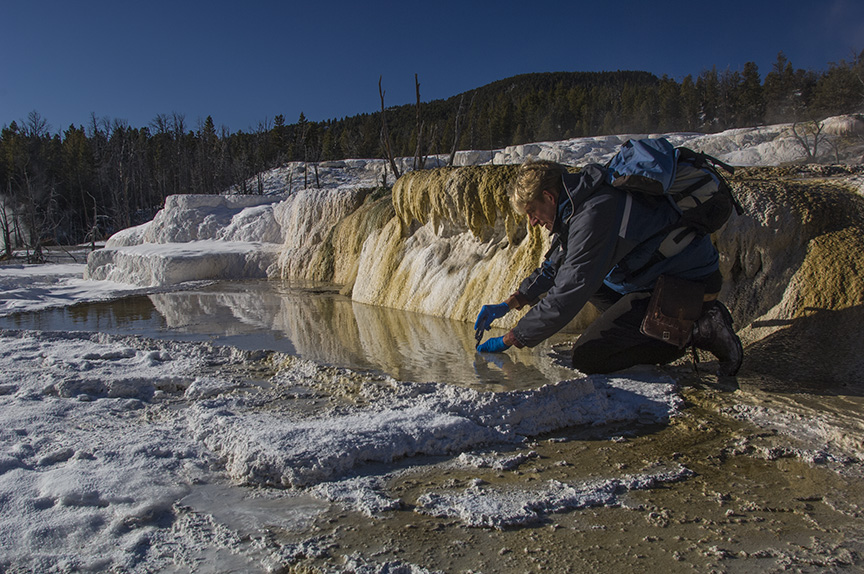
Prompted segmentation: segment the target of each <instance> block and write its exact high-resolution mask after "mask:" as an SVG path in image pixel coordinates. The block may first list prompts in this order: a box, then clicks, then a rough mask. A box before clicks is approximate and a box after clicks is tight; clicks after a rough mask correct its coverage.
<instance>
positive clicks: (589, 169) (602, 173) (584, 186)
mask: <svg viewBox="0 0 864 574" xmlns="http://www.w3.org/2000/svg"><path fill="white" fill-rule="evenodd" d="M605 178H606V170H604V169H603V167H601V166H600V165H599V164H588V165H586V166H585V167H583V168H582V171H580V172H579V173H565V174H564V176H563V177H562V183H563V184H564V185H563V190H562V192H561V193H560V194H558V212H557V215H556V216H555V223H554V225H553V226H552V233H558V232H560V231H561V226H562V225H564V224H566V223H569V222H570V218H571V217H573V214H574V213H575V211H576V209H577V208H578V207H579V206H580V205H581V204H582V203H583V202H584V201H585V200H586V199H588V198H589V197H591V195H593V194H594V192H595V191H596V190H597V188H598V187H600V186H601V185H603V182H604V181H605Z"/></svg>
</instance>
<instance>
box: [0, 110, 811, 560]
mask: <svg viewBox="0 0 864 574" xmlns="http://www.w3.org/2000/svg"><path fill="white" fill-rule="evenodd" d="M786 130H787V128H786V127H784V126H779V127H776V126H775V127H769V128H758V129H751V130H733V131H730V132H725V133H723V134H719V135H716V136H701V135H699V134H672V138H673V142H674V143H676V144H686V145H689V146H692V147H697V146H698V147H699V148H700V149H703V150H705V151H708V152H709V153H715V154H717V155H718V156H719V157H720V158H721V159H725V160H727V161H730V162H731V163H735V164H738V165H755V164H764V163H779V162H785V161H791V160H794V159H797V158H798V157H800V155H801V152H800V150H796V149H795V146H794V145H793V144H792V143H790V141H791V140H789V138H788V137H787V136H786V135H784V134H786ZM627 137H628V136H611V137H603V138H581V139H579V140H571V141H569V142H557V143H542V142H541V143H537V144H531V145H525V146H514V147H511V148H506V149H504V150H498V151H495V152H461V153H460V154H457V164H459V165H465V164H473V163H478V162H480V163H482V162H490V161H491V162H494V163H504V162H513V161H522V160H524V159H525V158H526V157H528V156H533V157H544V158H549V159H555V160H556V161H562V162H566V163H584V162H588V161H605V159H607V158H608V156H609V155H610V154H611V153H613V152H614V150H615V148H616V147H617V146H618V145H620V143H622V142H623V141H624V140H625V139H626V138H627ZM435 161H439V162H440V161H441V158H436V160H435ZM319 169H320V173H319V176H320V177H321V178H322V180H323V181H324V182H325V187H326V188H327V189H329V190H331V191H330V192H326V191H321V192H314V193H320V194H322V195H323V194H326V193H338V190H339V189H347V188H342V187H340V186H348V185H350V186H352V189H356V188H357V187H358V186H363V185H369V186H374V185H377V184H378V183H379V182H380V181H381V179H382V178H383V177H384V174H385V173H386V171H385V170H386V166H384V165H383V162H378V161H372V160H368V161H366V160H352V161H345V162H329V163H322V164H320V166H319ZM301 173H302V172H301V170H300V166H298V165H292V166H289V167H287V168H285V169H282V170H273V171H271V172H268V173H267V174H265V177H264V186H265V195H264V196H257V197H255V196H253V197H248V196H244V197H240V196H217V197H211V198H201V197H195V196H189V197H177V198H172V199H170V201H171V202H173V203H172V206H173V207H174V208H175V209H171V210H165V211H163V212H162V214H161V215H159V216H157V218H156V219H155V220H154V221H153V222H151V223H150V224H145V225H144V226H139V227H137V228H133V229H129V230H125V231H123V232H121V233H119V234H117V235H115V236H114V237H113V238H112V240H111V241H110V242H109V244H108V246H107V247H106V249H104V250H100V251H96V252H94V253H93V254H92V255H91V264H90V265H89V267H85V265H84V264H68V265H60V264H52V265H41V266H24V265H7V266H3V267H0V291H2V296H0V315H9V314H11V313H15V312H19V311H35V310H40V309H45V308H49V307H56V306H69V305H74V304H77V303H82V302H88V301H99V300H106V299H113V298H117V297H121V296H124V295H129V294H137V293H145V292H154V291H158V290H159V289H165V288H171V287H180V286H182V285H184V284H188V282H189V281H199V280H206V279H214V278H220V279H224V278H226V277H234V278H242V277H266V276H270V275H272V274H273V265H274V264H275V263H276V262H277V259H278V257H279V253H280V250H281V249H282V247H283V244H284V243H285V242H286V241H287V239H288V238H289V237H290V234H291V230H290V229H288V228H289V227H290V221H291V218H292V217H293V213H294V212H293V211H292V208H290V204H287V203H286V204H284V205H282V204H280V202H283V200H284V197H282V196H280V195H273V194H276V193H282V192H284V191H286V190H288V189H291V188H293V190H294V191H296V190H297V189H298V182H297V178H298V176H300V177H302V176H301V175H300V174H301ZM308 175H310V176H311V173H310V174H308ZM332 190H337V191H335V192H334V191H332ZM283 203H284V202H283ZM295 209H296V208H295ZM322 217H323V216H322ZM309 232H310V233H313V234H314V232H315V230H314V229H312V230H309ZM295 240H296V248H297V249H302V248H305V243H304V242H303V241H302V240H301V239H298V238H296V237H295ZM85 269H88V270H89V271H88V273H87V274H86V275H87V278H84V276H85ZM256 358H257V356H256V355H255V354H253V353H246V352H242V351H239V350H237V349H231V348H219V347H214V346H211V345H208V344H206V343H180V342H171V341H158V342H157V341H153V340H148V339H144V338H138V337H131V338H129V337H119V336H109V335H105V334H98V333H97V334H84V333H41V332H14V331H6V332H0V371H2V372H3V378H2V381H0V509H2V512H0V570H4V571H13V572H15V571H40V572H62V571H75V570H83V571H106V570H115V571H124V572H152V571H159V570H160V569H165V568H167V567H169V566H172V567H177V566H178V565H179V566H184V565H185V566H188V567H189V568H193V567H194V566H195V565H196V564H198V563H199V562H200V560H202V557H203V558H206V557H207V556H212V555H213V553H218V552H226V553H230V556H231V560H230V561H226V562H224V563H223V565H224V567H225V568H226V570H225V571H228V570H229V569H230V567H236V569H237V571H240V570H243V571H266V570H268V569H271V568H274V567H276V566H274V565H277V566H278V565H280V564H284V563H286V562H287V561H288V560H290V559H291V557H292V556H298V555H306V556H312V555H316V552H317V553H322V552H323V550H322V548H325V547H326V546H327V541H326V540H322V539H321V538H316V537H314V536H313V537H308V533H306V535H307V538H306V539H305V540H303V541H302V542H300V543H299V544H297V545H280V544H278V543H277V542H275V541H274V540H273V539H272V538H270V537H267V536H265V535H264V534H262V533H263V532H265V531H266V530H267V528H268V527H269V525H271V524H273V523H274V522H275V523H278V524H281V525H282V527H283V528H286V529H288V530H292V529H295V530H296V532H298V533H301V536H302V533H303V532H304V530H303V529H304V528H305V525H306V524H308V522H309V521H310V520H311V519H312V518H314V516H316V515H317V514H318V513H320V512H323V510H324V509H325V508H327V505H328V504H331V503H332V504H339V505H342V506H345V507H346V508H349V509H353V510H356V511H359V512H363V513H366V514H369V515H380V514H382V513H386V512H388V511H390V510H392V509H394V508H399V506H400V502H399V501H398V500H395V499H391V498H389V497H388V496H387V495H386V493H385V491H384V489H383V488H382V485H383V483H384V481H385V479H386V478H387V477H388V476H389V475H388V473H391V472H395V470H394V468H395V465H396V464H397V463H398V464H400V465H403V466H404V465H405V464H407V465H409V466H410V465H411V464H412V461H416V464H422V465H425V464H429V461H430V460H433V459H434V460H441V459H443V460H450V461H451V463H453V464H460V465H463V466H469V467H470V466H473V467H481V466H484V465H485V466H489V467H493V468H499V467H500V468H507V465H509V464H519V462H521V461H522V460H524V459H521V458H518V456H517V458H516V459H511V458H508V457H507V456H503V457H497V458H496V457H489V456H488V454H482V453H483V452H485V451H484V450H483V449H484V448H486V447H488V446H490V445H492V446H494V445H498V446H499V447H502V448H506V447H508V446H509V447H513V446H516V445H520V444H522V443H523V442H524V441H526V439H528V438H530V437H535V436H537V435H540V434H542V433H547V432H550V431H554V430H556V429H561V428H566V427H572V426H580V425H587V426H591V425H603V424H607V423H612V422H623V423H626V424H629V425H637V424H653V423H663V422H667V421H668V420H669V418H670V417H673V416H675V415H676V414H677V413H678V412H679V411H680V409H681V408H682V404H681V399H680V396H679V394H678V389H677V386H676V384H675V382H674V381H673V380H671V379H669V378H668V377H665V376H661V375H658V374H657V373H655V372H654V371H652V370H645V371H635V372H632V373H629V374H626V375H621V376H616V377H600V376H594V377H589V378H575V379H572V380H566V381H560V382H558V383H555V384H551V385H546V386H544V387H541V388H538V389H533V390H527V391H505V392H488V391H486V392H484V391H479V390H474V389H466V388H460V387H455V386H453V385H448V384H446V382H437V383H413V382H405V381H397V380H395V379H392V378H389V377H377V378H376V377H372V376H370V375H367V374H362V373H356V372H352V371H349V370H345V369H334V368H332V367H325V366H322V365H318V364H316V363H312V362H309V361H302V360H297V359H292V358H290V357H281V358H280V357H277V358H276V359H274V360H272V361H271V363H270V364H271V365H277V367H275V368H274V370H275V375H274V376H273V377H271V378H270V379H269V380H268V381H267V384H264V385H261V384H258V383H255V382H253V381H252V380H251V379H252V377H250V376H248V375H243V374H242V373H243V372H244V371H243V368H244V367H245V366H246V365H247V364H249V363H253V362H254V361H255V360H256ZM277 359H278V360H277ZM238 373H240V374H238ZM348 389H352V390H351V391H350V392H349V390H348ZM346 393H347V394H350V395H352V396H353V397H354V398H355V399H358V400H356V401H352V400H343V399H341V398H340V397H342V396H343V395H345V394H346ZM349 398H350V397H349ZM745 414H746V416H748V417H749V418H751V419H752V418H755V417H757V416H762V413H761V412H760V413H756V412H748V413H745ZM742 416H744V415H742ZM803 426H805V427H806V425H803ZM796 428H800V425H796ZM514 460H516V461H517V462H515V463H514V462H513V461H514ZM406 461H407V462H406ZM496 465H498V466H496ZM382 468H383V470H381V469H382ZM690 475H691V473H690V471H689V470H687V469H686V468H683V467H678V468H671V469H657V470H656V471H654V472H646V473H643V474H639V475H625V476H621V477H618V478H608V479H605V480H600V481H595V482H591V483H585V484H563V483H560V482H549V483H547V484H545V485H543V486H541V487H535V488H533V489H530V490H524V489H523V490H512V491H511V490H506V489H503V488H498V487H495V488H492V487H488V488H487V487H484V485H480V484H476V485H472V486H471V487H469V488H468V489H467V490H465V491H462V492H452V493H447V494H441V493H440V492H438V493H436V494H431V493H430V494H427V495H424V496H421V498H420V508H419V509H418V511H420V512H424V513H428V514H432V515H435V516H445V517H454V518H457V519H459V520H461V521H462V522H464V523H465V524H466V525H468V526H487V527H488V526H491V527H496V528H503V527H506V526H509V525H515V524H526V523H531V522H535V521H537V520H540V519H541V518H542V516H543V515H545V514H548V513H552V512H561V511H564V510H567V509H575V508H584V507H587V506H592V505H608V504H617V503H618V496H619V495H621V494H622V493H624V492H627V491H628V490H633V489H642V488H651V487H652V486H654V485H656V484H660V483H663V482H670V481H678V480H687V479H688V478H689V476H690ZM237 485H244V486H245V488H247V489H250V490H241V489H238V488H237ZM274 486H275V487H279V488H280V489H274V488H272V487H274ZM208 489H210V490H208ZM214 489H215V490H214ZM251 489H259V490H258V491H257V492H259V493H260V494H258V495H257V496H256V497H251V496H249V492H251V491H252V490H251ZM214 492H215V493H216V494H215V495H214V494H213V493H214ZM211 496H216V497H217V498H219V499H220V500H233V501H235V502H236V504H238V506H240V508H241V510H242V509H243V508H245V509H246V510H249V509H250V508H256V510H255V511H254V512H251V511H250V512H251V514H249V516H248V517H247V518H248V519H244V520H237V519H236V517H235V522H232V521H231V518H230V517H225V518H220V516H219V511H218V510H216V507H217V506H219V505H218V504H216V503H213V502H208V500H209V498H208V497H211ZM250 498H253V499H254V500H256V502H255V503H251V502H249V499H250ZM241 503H242V504H241ZM255 505H258V506H257V507H256V506H255ZM188 508H192V509H193V510H196V509H197V511H193V512H189V511H188V510H184V509H188ZM280 513H281V514H280ZM229 514H230V513H229ZM241 522H242V524H241ZM250 539H251V540H253V541H255V543H254V544H250V542H249V540H250ZM390 566H393V567H394V568H395V567H396V566H394V565H392V564H391V565H390ZM390 566H388V565H387V564H384V565H375V564H370V563H367V562H366V560H365V559H364V558H362V557H359V556H357V557H353V558H352V559H351V560H349V563H348V564H347V565H346V571H358V572H359V571H363V572H383V571H387V570H386V568H388V567H390ZM399 566H400V567H405V568H406V569H409V568H410V571H417V572H425V570H423V569H421V568H416V567H412V566H405V565H399ZM400 571H401V570H400ZM406 571H407V570H406Z"/></svg>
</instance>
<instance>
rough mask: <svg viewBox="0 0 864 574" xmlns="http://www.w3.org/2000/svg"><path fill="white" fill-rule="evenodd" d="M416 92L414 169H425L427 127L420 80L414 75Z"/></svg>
mask: <svg viewBox="0 0 864 574" xmlns="http://www.w3.org/2000/svg"><path fill="white" fill-rule="evenodd" d="M414 91H415V92H416V93H417V106H416V111H417V146H416V147H415V148H414V169H415V170H418V169H423V167H424V166H425V165H426V156H425V155H424V154H423V131H424V129H425V127H426V126H425V125H424V123H423V121H422V120H421V118H420V80H419V79H418V78H417V74H414Z"/></svg>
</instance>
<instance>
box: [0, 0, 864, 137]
mask: <svg viewBox="0 0 864 574" xmlns="http://www.w3.org/2000/svg"><path fill="white" fill-rule="evenodd" d="M682 6H684V5H682V4H681V2H679V1H671V0H653V1H650V2H649V1H647V0H618V1H617V2H615V3H611V2H599V1H597V0H594V1H593V2H590V3H589V2H584V1H582V0H560V1H559V0H555V1H542V0H540V1H534V2H524V1H523V2H516V1H511V0H498V1H496V2H482V1H479V0H474V1H472V0H461V1H452V0H438V1H436V2H428V3H418V2H414V1H411V0H402V1H400V2H391V1H377V0H366V1H364V2H359V1H356V0H355V1H347V0H338V1H332V0H314V1H306V2H302V3H299V2H295V1H292V0H283V1H269V0H268V1H263V0H262V1H257V0H246V1H245V2H236V1H232V2H225V1H222V0H211V1H209V2H203V1H199V0H170V1H165V0H149V1H147V2H127V1H123V0H110V1H105V0H75V1H71V0H59V1H58V0H0V30H2V32H0V126H4V125H8V124H9V123H11V122H12V121H19V122H20V121H21V120H24V119H26V118H27V116H28V115H29V114H30V113H31V112H33V111H36V112H38V113H39V114H40V115H41V116H42V117H43V118H44V119H45V120H47V122H48V124H49V125H50V127H51V131H52V132H55V133H56V132H62V131H63V130H65V129H66V128H67V127H68V126H69V125H70V124H74V125H76V126H81V125H83V126H87V125H88V124H89V123H90V121H91V118H92V117H93V116H94V115H95V117H97V118H100V119H102V118H107V119H111V120H113V119H122V120H125V121H127V122H128V123H129V125H131V126H133V127H144V126H147V125H149V124H150V123H151V122H152V121H153V119H154V118H155V117H156V116H157V115H159V114H168V115H171V114H175V113H176V114H181V115H183V116H184V117H185V119H186V123H187V125H188V126H189V127H190V128H193V129H194V128H195V127H196V126H197V125H199V124H200V123H201V122H203V120H204V119H205V118H206V117H207V116H211V117H212V118H213V121H214V122H215V124H216V126H217V127H225V128H227V129H228V130H229V131H230V132H236V131H239V130H243V131H251V130H254V129H256V128H257V127H258V126H259V125H262V124H263V125H267V124H268V123H269V124H272V121H273V118H274V117H275V116H276V115H278V114H282V115H283V116H284V117H285V120H286V122H287V123H294V122H296V121H297V119H298V118H299V117H300V114H301V113H303V114H304V115H305V116H306V118H308V119H310V120H314V121H322V120H327V119H341V118H343V117H346V116H352V115H355V114H361V113H372V112H375V111H376V110H377V109H379V108H380V100H379V95H378V80H379V77H380V78H382V84H383V87H384V90H385V104H386V105H387V106H388V107H389V106H395V105H402V104H410V103H413V102H414V100H415V93H414V75H415V74H417V75H418V77H419V81H420V92H421V100H422V101H424V102H425V101H430V100H436V99H445V98H448V97H450V96H454V95H457V94H459V93H462V92H466V91H469V90H471V89H474V88H477V87H480V86H483V85H486V84H488V83H490V82H494V81H496V80H500V79H504V78H508V77H510V76H514V75H517V74H524V73H531V72H557V71H604V70H644V71H649V72H652V73H654V74H657V75H658V76H662V75H664V74H665V75H668V76H670V77H672V78H675V79H677V80H680V79H682V78H683V77H684V76H686V75H688V74H692V75H693V77H694V78H695V77H696V76H698V75H699V74H700V73H701V72H702V71H704V70H706V69H711V68H712V67H714V66H716V67H717V69H718V70H724V69H727V68H728V69H731V70H733V71H735V70H738V71H740V70H743V67H744V64H745V63H746V62H748V61H752V62H755V63H756V64H757V65H758V67H759V71H760V73H761V74H762V76H763V78H764V75H765V74H766V73H768V72H770V71H771V68H772V65H773V64H774V63H775V62H776V60H777V54H778V52H781V51H782V52H783V53H784V54H785V56H786V57H787V58H788V59H789V61H790V62H791V63H792V65H793V66H794V67H795V68H804V69H810V70H825V69H827V68H828V66H829V63H831V62H838V61H840V60H846V61H849V60H851V59H852V58H853V56H854V54H857V53H860V52H861V51H862V50H864V2H862V1H861V0H766V1H760V0H748V1H741V0H726V1H725V2H722V3H717V2H711V3H703V2H693V3H689V4H686V10H684V9H682Z"/></svg>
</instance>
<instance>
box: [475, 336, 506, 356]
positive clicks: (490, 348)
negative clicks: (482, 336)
mask: <svg viewBox="0 0 864 574" xmlns="http://www.w3.org/2000/svg"><path fill="white" fill-rule="evenodd" d="M509 348H510V345H508V344H507V343H505V342H504V337H493V338H491V339H489V340H488V341H486V342H485V343H483V344H482V345H478V346H477V351H478V352H480V353H503V352H504V351H506V350H507V349H509Z"/></svg>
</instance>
